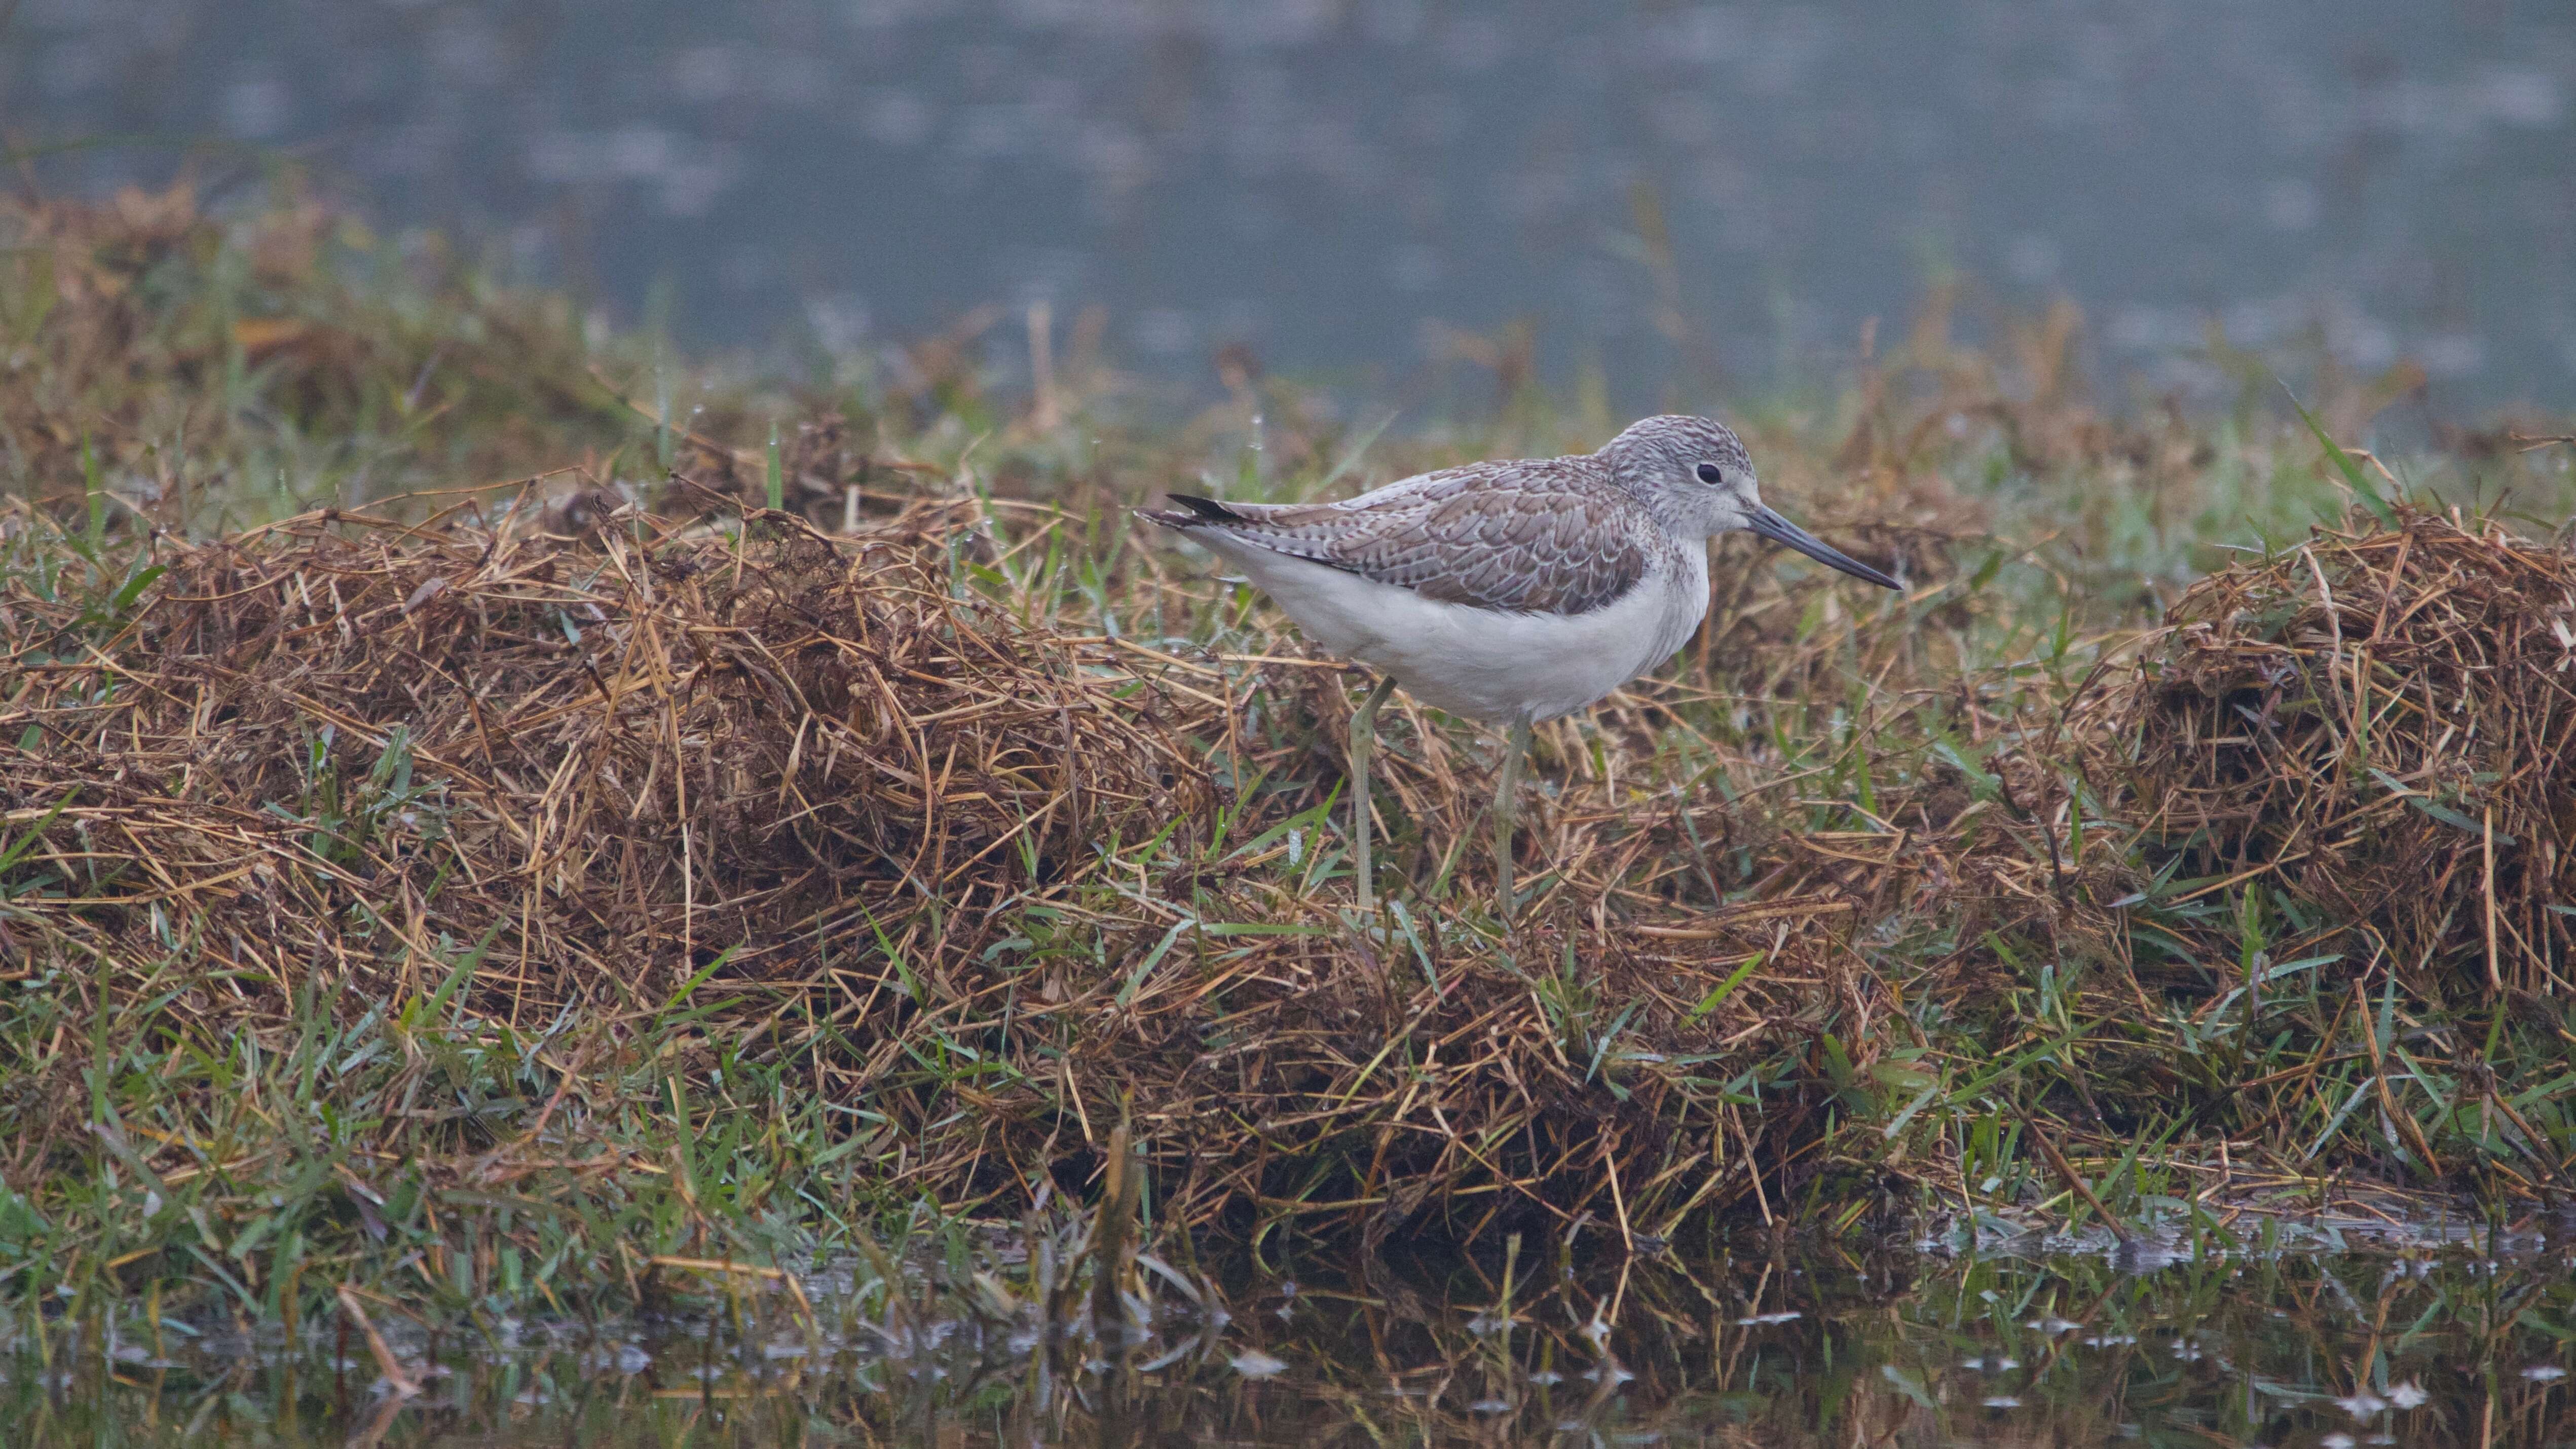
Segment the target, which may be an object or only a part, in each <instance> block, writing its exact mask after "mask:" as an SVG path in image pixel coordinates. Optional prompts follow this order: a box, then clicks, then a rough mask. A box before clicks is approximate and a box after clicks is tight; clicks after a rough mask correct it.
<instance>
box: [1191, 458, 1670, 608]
mask: <svg viewBox="0 0 2576 1449" xmlns="http://www.w3.org/2000/svg"><path fill="white" fill-rule="evenodd" d="M1596 466H1597V465H1594V464H1593V462H1592V460H1591V459H1588V458H1551V459H1544V460H1536V461H1530V462H1514V463H1478V464H1471V465H1469V466H1467V467H1464V468H1451V469H1447V470H1444V471H1442V472H1438V473H1425V474H1423V475H1421V476H1420V477H1417V478H1408V479H1406V480H1404V481H1403V482H1401V483H1394V484H1390V485H1388V486H1387V487H1385V488H1381V489H1379V490H1377V491H1376V492H1374V493H1368V494H1364V495H1362V496H1360V497H1358V498H1353V499H1349V500H1347V501H1344V502H1340V503H1309V504H1242V503H1229V504H1225V505H1222V507H1223V508H1224V511H1225V512H1226V513H1227V514H1229V515H1231V518H1230V519H1229V520H1228V521H1222V522H1220V521H1217V520H1213V519H1210V520H1207V521H1206V522H1205V523H1204V524H1203V525H1202V526H1205V527H1209V528H1213V529H1216V530H1219V531H1222V532H1224V533H1225V534H1227V535H1228V536H1230V537H1232V538H1235V539H1238V540H1240V541H1242V542H1244V543H1249V544H1254V545H1257V546H1259V547H1261V548H1265V549H1269V550H1270V551H1272V552H1274V553H1281V554H1286V555H1288V556H1290V557H1292V558H1302V559H1309V560H1312V561H1314V562H1316V563H1321V564H1329V565H1331V566H1333V567H1334V568H1338V569H1347V570H1349V571H1350V572H1352V573H1355V574H1358V575H1360V576H1361V577H1363V578H1369V579H1375V580H1377V581H1378V582H1379V583H1384V584H1393V585H1396V586H1397V587H1399V588H1407V589H1411V590H1413V591H1414V592H1415V593H1418V594H1420V595H1422V596H1423V597H1424V598H1427V599H1437V600H1439V601H1441V602H1443V603H1450V604H1470V605H1473V606H1475V607H1477V608H1483V609H1503V610H1510V611H1513V612H1519V613H1544V614H1585V613H1590V612H1591V611H1592V610H1594V609H1598V608H1602V607H1604V606H1606V605H1608V604H1610V603H1611V602H1613V601H1615V600H1616V599H1618V598H1619V597H1620V596H1621V595H1623V594H1625V593H1627V592H1628V591H1629V590H1630V589H1633V588H1635V587H1636V586H1637V584H1638V583H1639V582H1640V581H1641V580H1643V579H1644V578H1645V576H1646V571H1647V569H1648V567H1649V564H1650V562H1651V559H1652V554H1651V552H1650V550H1649V544H1648V541H1649V539H1650V538H1651V527H1650V523H1649V521H1648V520H1647V519H1646V518H1645V516H1644V512H1643V510H1642V509H1641V508H1640V507H1639V506H1638V505H1637V503H1636V502H1635V501H1634V500H1632V499H1630V498H1629V497H1628V496H1627V495H1626V494H1624V493H1622V492H1620V491H1619V490H1618V489H1616V488H1615V487H1613V486H1611V485H1610V484H1609V482H1608V480H1607V479H1605V478H1600V477H1597V476H1595V474H1594V472H1593V471H1592V469H1593V468H1594V467H1596Z"/></svg>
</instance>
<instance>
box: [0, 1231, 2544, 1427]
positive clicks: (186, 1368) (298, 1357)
mask: <svg viewBox="0 0 2576 1449" xmlns="http://www.w3.org/2000/svg"><path fill="white" fill-rule="evenodd" d="M2427 1241H2429V1240H2424V1239H2418V1240H2416V1245H2415V1246H2412V1247H2408V1248H2405V1249H2402V1250H2392V1249H2390V1248H2389V1247H2387V1246H2385V1245H2384V1244H2383V1245H2379V1246H2371V1245H2366V1244H2361V1243H2358V1242H2346V1243H2345V1244H2344V1245H2343V1250H2341V1251H2333V1250H2331V1249H2332V1248H2333V1246H2334V1243H2333V1239H2332V1238H2331V1235H2329V1238H2328V1240H2327V1241H2326V1243H2325V1244H2324V1245H2323V1247H2322V1248H2320V1246H2319V1245H2318V1244H2317V1243H2316V1241H2315V1240H2314V1239H2311V1240H2309V1246H2307V1247H2303V1248H2297V1249H2291V1250H2285V1251H2271V1252H2265V1251H2255V1250H2248V1251H2243V1252H2239V1253H2236V1254H2233V1255H2230V1256H2224V1257H2221V1256H2216V1255H2209V1254H2203V1255H2201V1256H2198V1257H2195V1256H2193V1255H2192V1253H2191V1250H2190V1248H2189V1245H2188V1244H2179V1243H2178V1244H2175V1245H2173V1247H2172V1249H2171V1250H2170V1251H2163V1250H2148V1251H2144V1252H2126V1251H2122V1252H2110V1253H2104V1252H2069V1251H2048V1250H2047V1245H2039V1244H2033V1245H2028V1246H2029V1247H2030V1251H2028V1252H2012V1251H1997V1250H1996V1247H1997V1245H1993V1244H1989V1246H1988V1248H1987V1249H1986V1250H1984V1251H1983V1252H1981V1253H1980V1254H1978V1255H1975V1256H1969V1257H1958V1256H1951V1255H1948V1254H1946V1253H1942V1252H1939V1251H1933V1252H1925V1251H1923V1248H1924V1246H1925V1245H1919V1244H1909V1245H1895V1246H1890V1247H1887V1248H1884V1249H1881V1250H1877V1251H1872V1252H1856V1251H1848V1250H1844V1249H1839V1248H1831V1247H1817V1246H1814V1245H1805V1246H1800V1245H1795V1244H1788V1245H1780V1246H1776V1247H1775V1246H1769V1245H1767V1244H1755V1245H1753V1246H1752V1247H1751V1248H1750V1250H1747V1249H1745V1248H1742V1247H1739V1248H1738V1249H1737V1250H1736V1251H1734V1252H1733V1253H1731V1254H1727V1255H1722V1256H1718V1257H1711V1258H1703V1259H1699V1260H1696V1261H1691V1262H1684V1263H1672V1262H1669V1261H1668V1262H1664V1263H1661V1264H1658V1265H1655V1266H1644V1265H1632V1266H1631V1267H1629V1268H1628V1269H1626V1270H1625V1271H1622V1270H1621V1269H1619V1268H1618V1267H1617V1266H1616V1265H1612V1266H1610V1267H1608V1268H1605V1269H1602V1270H1600V1271H1587V1272H1583V1273H1578V1274H1574V1275H1571V1276H1563V1275H1560V1274H1558V1273H1556V1272H1553V1271H1550V1270H1545V1269H1542V1270H1541V1271H1539V1272H1537V1273H1535V1274H1532V1273H1530V1272H1528V1270H1527V1264H1526V1260H1523V1272H1522V1279H1523V1281H1522V1282H1521V1283H1519V1284H1518V1285H1517V1286H1516V1288H1515V1291H1514V1293H1513V1297H1512V1303H1511V1307H1510V1311H1509V1312H1506V1311H1505V1310H1504V1309H1503V1307H1502V1306H1501V1304H1502V1293H1501V1288H1500V1284H1499V1283H1498V1282H1497V1281H1495V1278H1496V1275H1497V1272H1498V1269H1499V1266H1500V1265H1496V1264H1486V1265H1483V1266H1482V1267H1481V1268H1480V1267H1478V1266H1475V1265H1456V1266H1452V1267H1448V1268H1445V1269H1429V1268H1423V1267H1420V1266H1418V1265H1417V1266H1414V1267H1409V1268H1385V1269H1382V1270H1380V1271H1378V1272H1375V1273H1373V1274H1371V1275H1369V1276H1366V1277H1359V1278H1355V1277H1352V1276H1350V1275H1348V1274H1339V1273H1331V1272H1324V1271H1320V1270H1319V1271H1315V1272H1312V1273H1309V1274H1305V1275H1303V1276H1302V1277H1291V1276H1281V1275H1272V1276H1262V1277H1254V1278H1244V1279H1241V1280H1239V1281H1237V1282H1235V1283H1234V1284H1232V1285H1231V1286H1230V1287H1229V1288H1228V1289H1227V1299H1228V1309H1227V1311H1226V1312H1225V1313H1224V1314H1221V1315H1204V1314H1190V1313H1175V1314H1172V1315H1170V1316H1169V1317H1167V1318H1166V1320H1165V1321H1163V1322H1160V1323H1158V1324H1156V1325H1155V1326H1154V1328H1153V1330H1152V1332H1151V1334H1150V1336H1149V1337H1148V1338H1147V1339H1146V1341H1144V1342H1142V1343H1140V1344H1137V1345H1135V1346H1134V1347H1133V1348H1132V1349H1130V1350H1129V1351H1128V1352H1127V1353H1126V1354H1125V1355H1124V1365H1123V1367H1119V1368H1111V1367H1109V1366H1107V1365H1104V1364H1102V1363H1100V1362H1098V1361H1097V1360H1093V1361H1090V1362H1088V1363H1086V1362H1084V1361H1083V1360H1084V1359H1085V1358H1086V1357H1087V1354H1086V1353H1085V1351H1084V1350H1083V1349H1081V1348H1080V1347H1075V1348H1073V1349H1070V1350H1068V1349H1067V1348H1065V1347H1063V1346H1062V1345H1059V1346H1057V1347H1055V1348H1052V1349H1051V1348H1050V1347H1049V1346H1048V1344H1049V1341H1050V1340H1049V1339H1048V1338H1047V1336H1046V1335H1044V1334H1042V1333H1039V1332H1036V1331H1035V1330H1034V1329H1032V1328H1031V1327H1030V1326H1029V1325H1028V1324H1027V1323H1026V1322H1025V1321H1017V1320H1012V1319H1009V1318H1007V1317H997V1318H994V1319H990V1320H984V1321H963V1322H953V1323H918V1322H908V1321H906V1320H904V1319H903V1318H902V1316H901V1315H899V1314H891V1313H883V1314H881V1313H879V1312H878V1311H877V1310H873V1309H871V1310H868V1311H866V1312H861V1313H858V1314H856V1315H852V1314H850V1313H848V1312H846V1311H845V1310H844V1309H843V1308H842V1307H840V1306H836V1304H835V1302H834V1300H833V1295H832V1292H831V1290H830V1287H829V1285H828V1284H824V1285H818V1286H817V1288H816V1289H815V1290H814V1299H815V1309H814V1316H813V1318H812V1319H811V1320H810V1321H809V1320H805V1319H802V1318H800V1317H799V1316H798V1315H796V1314H793V1313H779V1312H771V1311H769V1310H766V1309H763V1308H761V1307H760V1306H759V1305H753V1306H752V1307H751V1308H750V1309H749V1310H747V1311H745V1312H743V1313H742V1314H741V1316H737V1311H736V1310H735V1309H733V1308H729V1307H727V1306H725V1305H722V1304H719V1303H699V1304H695V1305H681V1306H678V1307H677V1308H675V1310H674V1311H673V1313H672V1314H671V1315H669V1316H666V1317H663V1318H659V1319H655V1320H652V1321H649V1322H640V1323H638V1322H616V1323H609V1324H605V1325H591V1324H587V1323H581V1322H575V1321H552V1322H548V1321H536V1320H529V1321H515V1320H505V1321H499V1322H494V1323H492V1324H491V1325H490V1326H489V1329H488V1331H487V1332H482V1333H475V1334H462V1335H460V1334H451V1335H450V1336H449V1337H447V1338H446V1339H445V1340H444V1341H443V1342H439V1343H431V1342H429V1341H427V1340H426V1339H424V1338H423V1337H422V1336H421V1335H420V1334H419V1333H418V1331H417V1330H414V1329H411V1328H409V1327H408V1326H407V1325H405V1324H403V1323H402V1322H400V1321H399V1320H396V1319H393V1317H392V1315H390V1314H385V1315H381V1316H382V1317H385V1318H387V1319H388V1320H390V1326H389V1328H388V1331H387V1338H388V1340H389V1347H390V1351H391V1352H392V1353H393V1354H394V1355H395V1356H396V1357H397V1358H398V1360H399V1361H400V1363H401V1365H402V1366H403V1371H404V1372H405V1373H406V1374H408V1375H410V1376H413V1377H417V1378H419V1379H421V1380H422V1381H423V1382H424V1383H425V1385H426V1387H425V1389H424V1391H423V1392H422V1393H420V1394H419V1395H418V1396H417V1397H412V1398H409V1399H402V1398H397V1397H395V1396H392V1395H389V1394H388V1393H387V1392H386V1389H385V1385H384V1382H383V1380H382V1379H381V1377H380V1375H379V1373H378V1371H377V1368H376V1362H377V1361H376V1360H375V1359H374V1358H373V1357H372V1356H370V1355H369V1354H368V1353H367V1351H366V1350H364V1349H363V1348H362V1347H358V1346H356V1345H355V1344H354V1342H352V1341H348V1340H342V1341H337V1342H335V1341H333V1340H332V1339H331V1338H330V1337H329V1336H328V1335H327V1334H324V1335H319V1336H309V1337H310V1341H309V1342H307V1343H306V1344H305V1345H304V1346H303V1347H301V1348H292V1347H289V1346H287V1345H285V1344H284V1343H282V1342H280V1341H279V1339H278V1336H277V1335H275V1334H268V1335H256V1334H255V1335H251V1336H250V1337H247V1338H245V1337H241V1336H238V1335H237V1334H235V1333H234V1332H233V1331H231V1330H225V1329H221V1328H209V1327H207V1326H205V1325H199V1326H198V1335H199V1336H196V1337H183V1336H182V1334H181V1333H180V1332H179V1331H178V1329H177V1328H176V1327H173V1328H172V1329H171V1330H170V1331H168V1332H167V1333H166V1334H165V1335H164V1341H163V1343H162V1344H161V1345H159V1346H158V1347H157V1348H155V1347H153V1346H150V1345H147V1344H143V1343H120V1344H117V1345H114V1346H112V1347H111V1349H110V1352H109V1354H108V1355H106V1358H107V1359H108V1360H109V1362H108V1363H102V1362H101V1358H102V1356H101V1355H100V1354H99V1353H98V1352H96V1347H97V1346H96V1345H92V1346H90V1349H89V1350H88V1351H86V1352H83V1351H81V1350H79V1349H76V1348H73V1347H71V1346H69V1345H68V1344H67V1343H64V1342H57V1343H56V1344H55V1345H54V1346H53V1348H52V1350H51V1352H52V1353H53V1354H54V1357H55V1361H54V1363H53V1365H52V1366H51V1367H47V1366H45V1365H43V1364H41V1363H39V1362H38V1361H37V1360H36V1358H35V1355H34V1353H33V1351H32V1350H31V1349H30V1347H29V1345H27V1344H25V1343H20V1344H18V1345H16V1348H17V1350H18V1352H17V1355H16V1358H15V1359H14V1361H8V1360H0V1362H7V1363H8V1364H9V1367H8V1369H7V1377H5V1378H0V1412H6V1413H7V1414H8V1415H9V1422H10V1423H11V1424H12V1426H13V1434H12V1436H11V1437H12V1441H13V1442H26V1443H41V1444H57V1443H59V1444H72V1443H79V1444H87V1445H120V1444H160V1443H176V1442H190V1443H201V1442H214V1443H238V1444H253V1443H258V1444H320V1443H326V1442H327V1443H343V1442H361V1443H384V1444H482V1445H521V1444H524V1445H538V1444H565V1443H593V1444H637V1445H642V1444H653V1445H676V1444H698V1443H745V1444H770V1443H806V1444H845V1443H847V1444H860V1443H880V1442H887V1441H890V1440H891V1441H897V1442H907V1443H912V1442H930V1441H933V1440H935V1441H937V1442H939V1443H942V1444H996V1445H999V1444H1014V1445H1016V1444H1031V1443H1060V1442H1074V1443H1085V1444H1101V1445H1124V1444H1147V1443H1152V1444H1261V1445H1273V1444H1275V1445H1317V1444H1327V1443H1329V1444H1352V1445H1375V1444H1386V1443H1423V1442H1433V1441H1450V1440H1475V1441H1507V1440H1508V1441H1516V1442H1520V1441H1526V1442H1552V1443H1564V1444H1568V1445H1575V1444H1589V1445H1609V1444H1647V1443H1665V1442H1670V1443H1684V1444H1748V1445H1749V1444H1761V1445H1827V1444H1831V1445H1837V1446H1841V1445H1850V1444H1863V1443H1866V1444H1880V1443H1900V1444H1908V1445H1928V1444H1992V1445H2017V1444H2042V1443H2046V1444H2093V1443H2110V1442H2117V1441H2130V1440H2135V1441H2140V1442H2144V1443H2150V1444H2194V1445H2201V1444H2264V1445H2274V1446H2290V1445H2316V1446H2324V1449H2340V1446H2349V1445H2360V1444H2422V1445H2433V1444H2535V1445H2537V1444H2558V1443H2566V1442H2570V1441H2571V1436H2576V1410H2571V1407H2570V1392H2571V1390H2570V1384H2569V1381H2568V1376H2567V1371H2568V1368H2569V1366H2570V1365H2571V1364H2576V1280H2571V1276H2570V1272H2569V1264H2570V1261H2571V1260H2570V1254H2571V1251H2576V1240H2571V1239H2569V1238H2568V1237H2566V1236H2564V1234H2563V1231H2562V1232H2561V1233H2555V1234H2553V1233H2549V1232H2524V1233H2519V1234H2513V1235H2509V1236H2508V1237H2507V1238H2506V1239H2504V1240H2503V1241H2501V1242H2500V1243H2499V1245H2498V1249H2497V1251H2496V1252H2495V1253H2494V1255H2492V1256H2490V1255H2488V1254H2486V1253H2484V1252H2481V1251H2477V1250H2476V1248H2475V1246H2474V1245H2473V1244H2461V1243H2458V1242H2454V1243H2452V1244H2451V1245H2449V1246H2440V1245H2434V1246H2426V1245H2425V1244H2426V1242H2427ZM2004 1246H2006V1247H2008V1246H2009V1245H2004ZM2056 1246H2057V1247H2058V1248H2060V1249H2063V1248H2064V1247H2066V1246H2067V1245H2065V1244H2062V1243H2061V1244H2058V1245H2056ZM335 1355H339V1357H338V1359H337V1363H336V1366H335V1362H334V1359H335ZM22 1436H23V1437H22Z"/></svg>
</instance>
